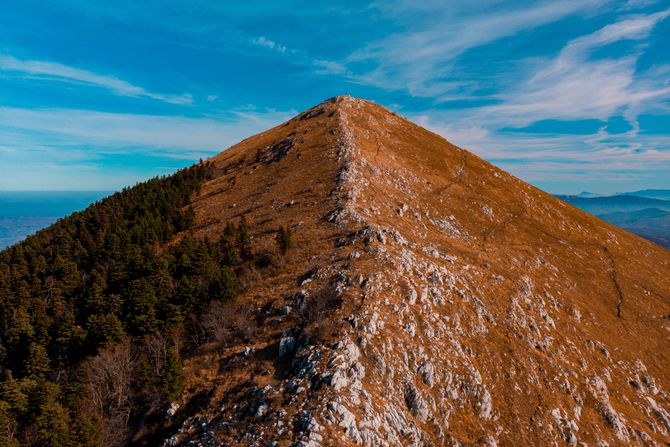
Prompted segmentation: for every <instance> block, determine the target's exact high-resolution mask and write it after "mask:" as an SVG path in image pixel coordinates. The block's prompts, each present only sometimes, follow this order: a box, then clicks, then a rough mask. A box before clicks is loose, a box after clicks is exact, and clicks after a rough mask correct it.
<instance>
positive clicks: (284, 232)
mask: <svg viewBox="0 0 670 447" xmlns="http://www.w3.org/2000/svg"><path fill="white" fill-rule="evenodd" d="M275 240H276V241H277V245H278V246H279V250H280V251H281V252H282V254H286V252H287V251H288V249H289V248H292V247H294V245H295V242H294V241H293V230H291V227H290V226H288V225H287V226H285V227H279V230H277V235H276V237H275Z"/></svg>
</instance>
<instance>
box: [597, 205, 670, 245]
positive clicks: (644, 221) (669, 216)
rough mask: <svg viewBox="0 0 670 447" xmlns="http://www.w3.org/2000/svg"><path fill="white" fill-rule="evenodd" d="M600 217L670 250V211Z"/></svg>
mask: <svg viewBox="0 0 670 447" xmlns="http://www.w3.org/2000/svg"><path fill="white" fill-rule="evenodd" d="M598 217H600V218H601V219H603V220H606V221H607V222H609V223H611V224H614V225H617V226H619V227H621V228H624V229H626V230H628V231H630V232H631V233H636V234H639V235H640V236H643V237H645V238H647V239H649V240H652V241H654V242H656V243H657V244H659V245H662V246H663V247H666V248H668V249H670V211H665V210H660V209H658V208H646V209H643V210H638V211H629V212H626V211H619V212H615V213H609V214H601V215H599V216H598Z"/></svg>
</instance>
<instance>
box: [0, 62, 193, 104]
mask: <svg viewBox="0 0 670 447" xmlns="http://www.w3.org/2000/svg"><path fill="white" fill-rule="evenodd" d="M0 70H3V71H6V72H13V73H19V74H21V75H22V76H27V77H38V78H43V79H53V80H57V81H61V82H69V83H76V84H84V85H89V86H94V87H99V88H104V89H106V90H109V91H111V92H112V93H114V94H116V95H120V96H128V97H133V98H149V99H154V100H157V101H163V102H167V103H171V104H191V103H192V102H193V98H192V97H191V95H189V94H183V95H166V94H161V93H155V92H151V91H148V90H146V89H144V88H142V87H139V86H137V85H134V84H131V83H130V82H127V81H124V80H122V79H119V78H117V77H115V76H108V75H101V74H97V73H94V72H91V71H87V70H82V69H80V68H75V67H71V66H68V65H63V64H59V63H56V62H49V61H36V60H21V59H17V58H15V57H13V56H10V55H6V54H5V55H1V54H0Z"/></svg>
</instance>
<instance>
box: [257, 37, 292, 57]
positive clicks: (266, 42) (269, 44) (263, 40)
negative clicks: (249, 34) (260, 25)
mask: <svg viewBox="0 0 670 447" xmlns="http://www.w3.org/2000/svg"><path fill="white" fill-rule="evenodd" d="M251 42H252V43H253V44H255V45H259V46H261V47H266V48H269V49H271V50H274V51H278V52H280V53H286V50H287V48H286V47H285V46H284V45H281V44H278V43H277V42H275V41H274V40H270V39H268V38H267V37H265V36H258V37H254V38H253V39H251Z"/></svg>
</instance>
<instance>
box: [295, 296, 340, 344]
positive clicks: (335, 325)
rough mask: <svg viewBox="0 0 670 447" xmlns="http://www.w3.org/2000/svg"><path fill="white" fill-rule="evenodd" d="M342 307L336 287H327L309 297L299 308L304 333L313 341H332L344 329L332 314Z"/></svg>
mask: <svg viewBox="0 0 670 447" xmlns="http://www.w3.org/2000/svg"><path fill="white" fill-rule="evenodd" d="M341 305H342V297H341V296H340V293H339V292H338V291H337V289H336V288H335V286H334V285H327V286H324V287H322V288H320V289H317V290H316V291H315V292H313V293H312V294H310V295H308V296H307V297H306V298H305V300H304V301H303V302H302V305H301V306H300V307H299V308H298V316H299V318H300V321H301V323H302V327H303V331H304V332H305V333H306V334H307V335H308V336H309V337H310V338H312V339H315V340H321V341H326V342H327V341H330V340H332V339H334V338H335V336H336V334H337V333H338V332H339V330H340V329H341V328H342V322H341V321H340V320H338V319H337V318H333V315H332V312H333V311H335V310H336V309H338V308H339V307H340V306H341Z"/></svg>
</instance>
